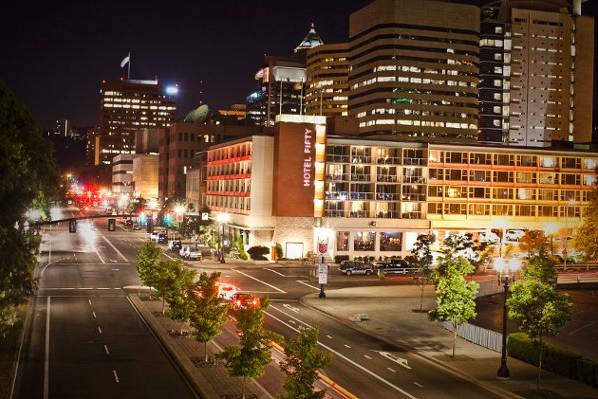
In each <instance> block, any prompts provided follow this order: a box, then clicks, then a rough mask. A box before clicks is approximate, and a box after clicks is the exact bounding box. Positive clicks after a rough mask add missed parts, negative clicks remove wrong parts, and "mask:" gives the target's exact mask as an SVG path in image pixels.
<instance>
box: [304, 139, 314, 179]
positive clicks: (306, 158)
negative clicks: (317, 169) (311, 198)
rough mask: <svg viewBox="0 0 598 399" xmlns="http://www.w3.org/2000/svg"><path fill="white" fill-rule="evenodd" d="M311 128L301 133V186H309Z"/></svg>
mask: <svg viewBox="0 0 598 399" xmlns="http://www.w3.org/2000/svg"><path fill="white" fill-rule="evenodd" d="M312 132H313V131H312V130H311V129H305V134H304V135H303V153H304V154H305V155H304V158H303V187H309V186H311V166H312V158H311V154H312V142H313V137H312Z"/></svg>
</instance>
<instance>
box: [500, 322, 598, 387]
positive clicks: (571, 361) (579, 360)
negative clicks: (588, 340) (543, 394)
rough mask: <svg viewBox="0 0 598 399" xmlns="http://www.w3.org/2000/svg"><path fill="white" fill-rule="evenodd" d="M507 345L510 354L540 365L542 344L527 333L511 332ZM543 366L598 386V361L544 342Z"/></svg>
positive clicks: (545, 368)
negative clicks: (539, 357)
mask: <svg viewBox="0 0 598 399" xmlns="http://www.w3.org/2000/svg"><path fill="white" fill-rule="evenodd" d="M507 347H508V351H509V355H510V356H512V357H514V358H516V359H519V360H522V361H524V362H526V363H529V364H532V365H534V366H537V365H538V356H539V353H540V345H539V343H538V342H537V341H535V340H533V339H530V338H529V337H528V336H527V334H524V333H514V334H510V335H509V341H508V344H507ZM542 368H543V369H544V370H548V371H552V372H554V373H556V374H559V375H562V376H564V377H568V378H572V379H575V380H578V381H582V382H585V383H586V384H589V385H593V386H598V385H597V382H598V381H597V380H598V362H595V361H593V360H591V359H587V358H584V357H581V356H580V355H578V354H576V353H573V352H569V351H566V350H564V349H561V348H559V347H556V346H553V345H550V344H544V354H543V357H542Z"/></svg>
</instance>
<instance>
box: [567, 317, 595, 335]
mask: <svg viewBox="0 0 598 399" xmlns="http://www.w3.org/2000/svg"><path fill="white" fill-rule="evenodd" d="M596 323H598V320H594V321H592V322H590V323H588V324H586V325H585V326H581V327H579V328H577V329H575V330H573V331H570V332H569V333H568V335H575V334H577V333H578V332H580V331H581V330H583V329H584V328H587V327H591V326H593V325H594V324H596Z"/></svg>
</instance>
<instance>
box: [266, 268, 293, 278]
mask: <svg viewBox="0 0 598 399" xmlns="http://www.w3.org/2000/svg"><path fill="white" fill-rule="evenodd" d="M264 270H268V271H270V272H272V273H275V274H278V275H279V276H282V277H288V276H287V275H286V274H282V273H281V272H277V271H276V270H272V269H268V268H267V267H264Z"/></svg>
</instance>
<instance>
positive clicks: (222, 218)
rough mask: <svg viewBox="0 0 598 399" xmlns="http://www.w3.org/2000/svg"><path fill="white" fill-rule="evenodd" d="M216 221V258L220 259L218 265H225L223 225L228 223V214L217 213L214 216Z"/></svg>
mask: <svg viewBox="0 0 598 399" xmlns="http://www.w3.org/2000/svg"><path fill="white" fill-rule="evenodd" d="M216 221H217V222H218V247H219V250H218V256H219V257H220V263H226V262H225V261H224V225H225V224H226V223H228V222H229V221H230V215H229V214H228V213H219V214H217V215H216ZM220 227H222V229H220ZM221 232H222V233H221Z"/></svg>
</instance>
